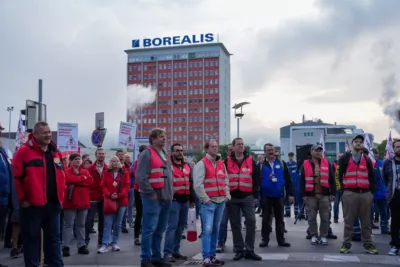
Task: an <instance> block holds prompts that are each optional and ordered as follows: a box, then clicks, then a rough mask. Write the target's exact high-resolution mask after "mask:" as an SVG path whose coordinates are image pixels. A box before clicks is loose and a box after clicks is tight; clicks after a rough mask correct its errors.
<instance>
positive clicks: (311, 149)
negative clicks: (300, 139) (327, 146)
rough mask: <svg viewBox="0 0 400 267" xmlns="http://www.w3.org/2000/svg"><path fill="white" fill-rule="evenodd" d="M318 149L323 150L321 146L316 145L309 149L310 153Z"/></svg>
mask: <svg viewBox="0 0 400 267" xmlns="http://www.w3.org/2000/svg"><path fill="white" fill-rule="evenodd" d="M318 148H321V149H324V147H323V146H322V145H321V144H316V145H313V146H312V147H311V148H310V151H313V150H316V149H318Z"/></svg>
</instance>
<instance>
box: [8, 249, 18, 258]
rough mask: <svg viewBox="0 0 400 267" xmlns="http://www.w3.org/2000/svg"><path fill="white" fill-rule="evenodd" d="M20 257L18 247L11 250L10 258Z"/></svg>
mask: <svg viewBox="0 0 400 267" xmlns="http://www.w3.org/2000/svg"><path fill="white" fill-rule="evenodd" d="M18 257H19V251H18V249H16V248H13V249H11V251H10V258H11V259H15V258H18Z"/></svg>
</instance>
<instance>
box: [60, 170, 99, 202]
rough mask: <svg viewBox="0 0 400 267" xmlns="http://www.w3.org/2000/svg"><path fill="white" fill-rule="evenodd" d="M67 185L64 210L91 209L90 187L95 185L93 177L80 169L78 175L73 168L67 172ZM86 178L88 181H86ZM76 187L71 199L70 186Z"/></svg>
mask: <svg viewBox="0 0 400 267" xmlns="http://www.w3.org/2000/svg"><path fill="white" fill-rule="evenodd" d="M65 175H66V177H67V184H66V187H65V195H64V203H63V208H64V209H88V208H90V195H89V193H90V186H91V184H92V183H93V177H92V176H91V175H90V173H89V172H88V171H87V170H85V169H80V170H79V174H77V173H76V172H75V171H74V170H73V168H70V169H68V170H66V171H65ZM85 178H86V179H85ZM71 185H74V190H73V191H72V195H71V196H72V197H71V199H69V198H70V196H69V194H70V186H71Z"/></svg>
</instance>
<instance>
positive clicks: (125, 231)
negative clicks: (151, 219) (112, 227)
mask: <svg viewBox="0 0 400 267" xmlns="http://www.w3.org/2000/svg"><path fill="white" fill-rule="evenodd" d="M121 232H122V233H124V234H127V233H129V231H128V229H126V228H124V229H122V230H121Z"/></svg>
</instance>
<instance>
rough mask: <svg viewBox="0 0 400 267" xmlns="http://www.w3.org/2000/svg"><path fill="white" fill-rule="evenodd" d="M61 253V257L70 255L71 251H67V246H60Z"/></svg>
mask: <svg viewBox="0 0 400 267" xmlns="http://www.w3.org/2000/svg"><path fill="white" fill-rule="evenodd" d="M62 255H63V257H69V256H71V253H70V252H69V247H63V248H62Z"/></svg>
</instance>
